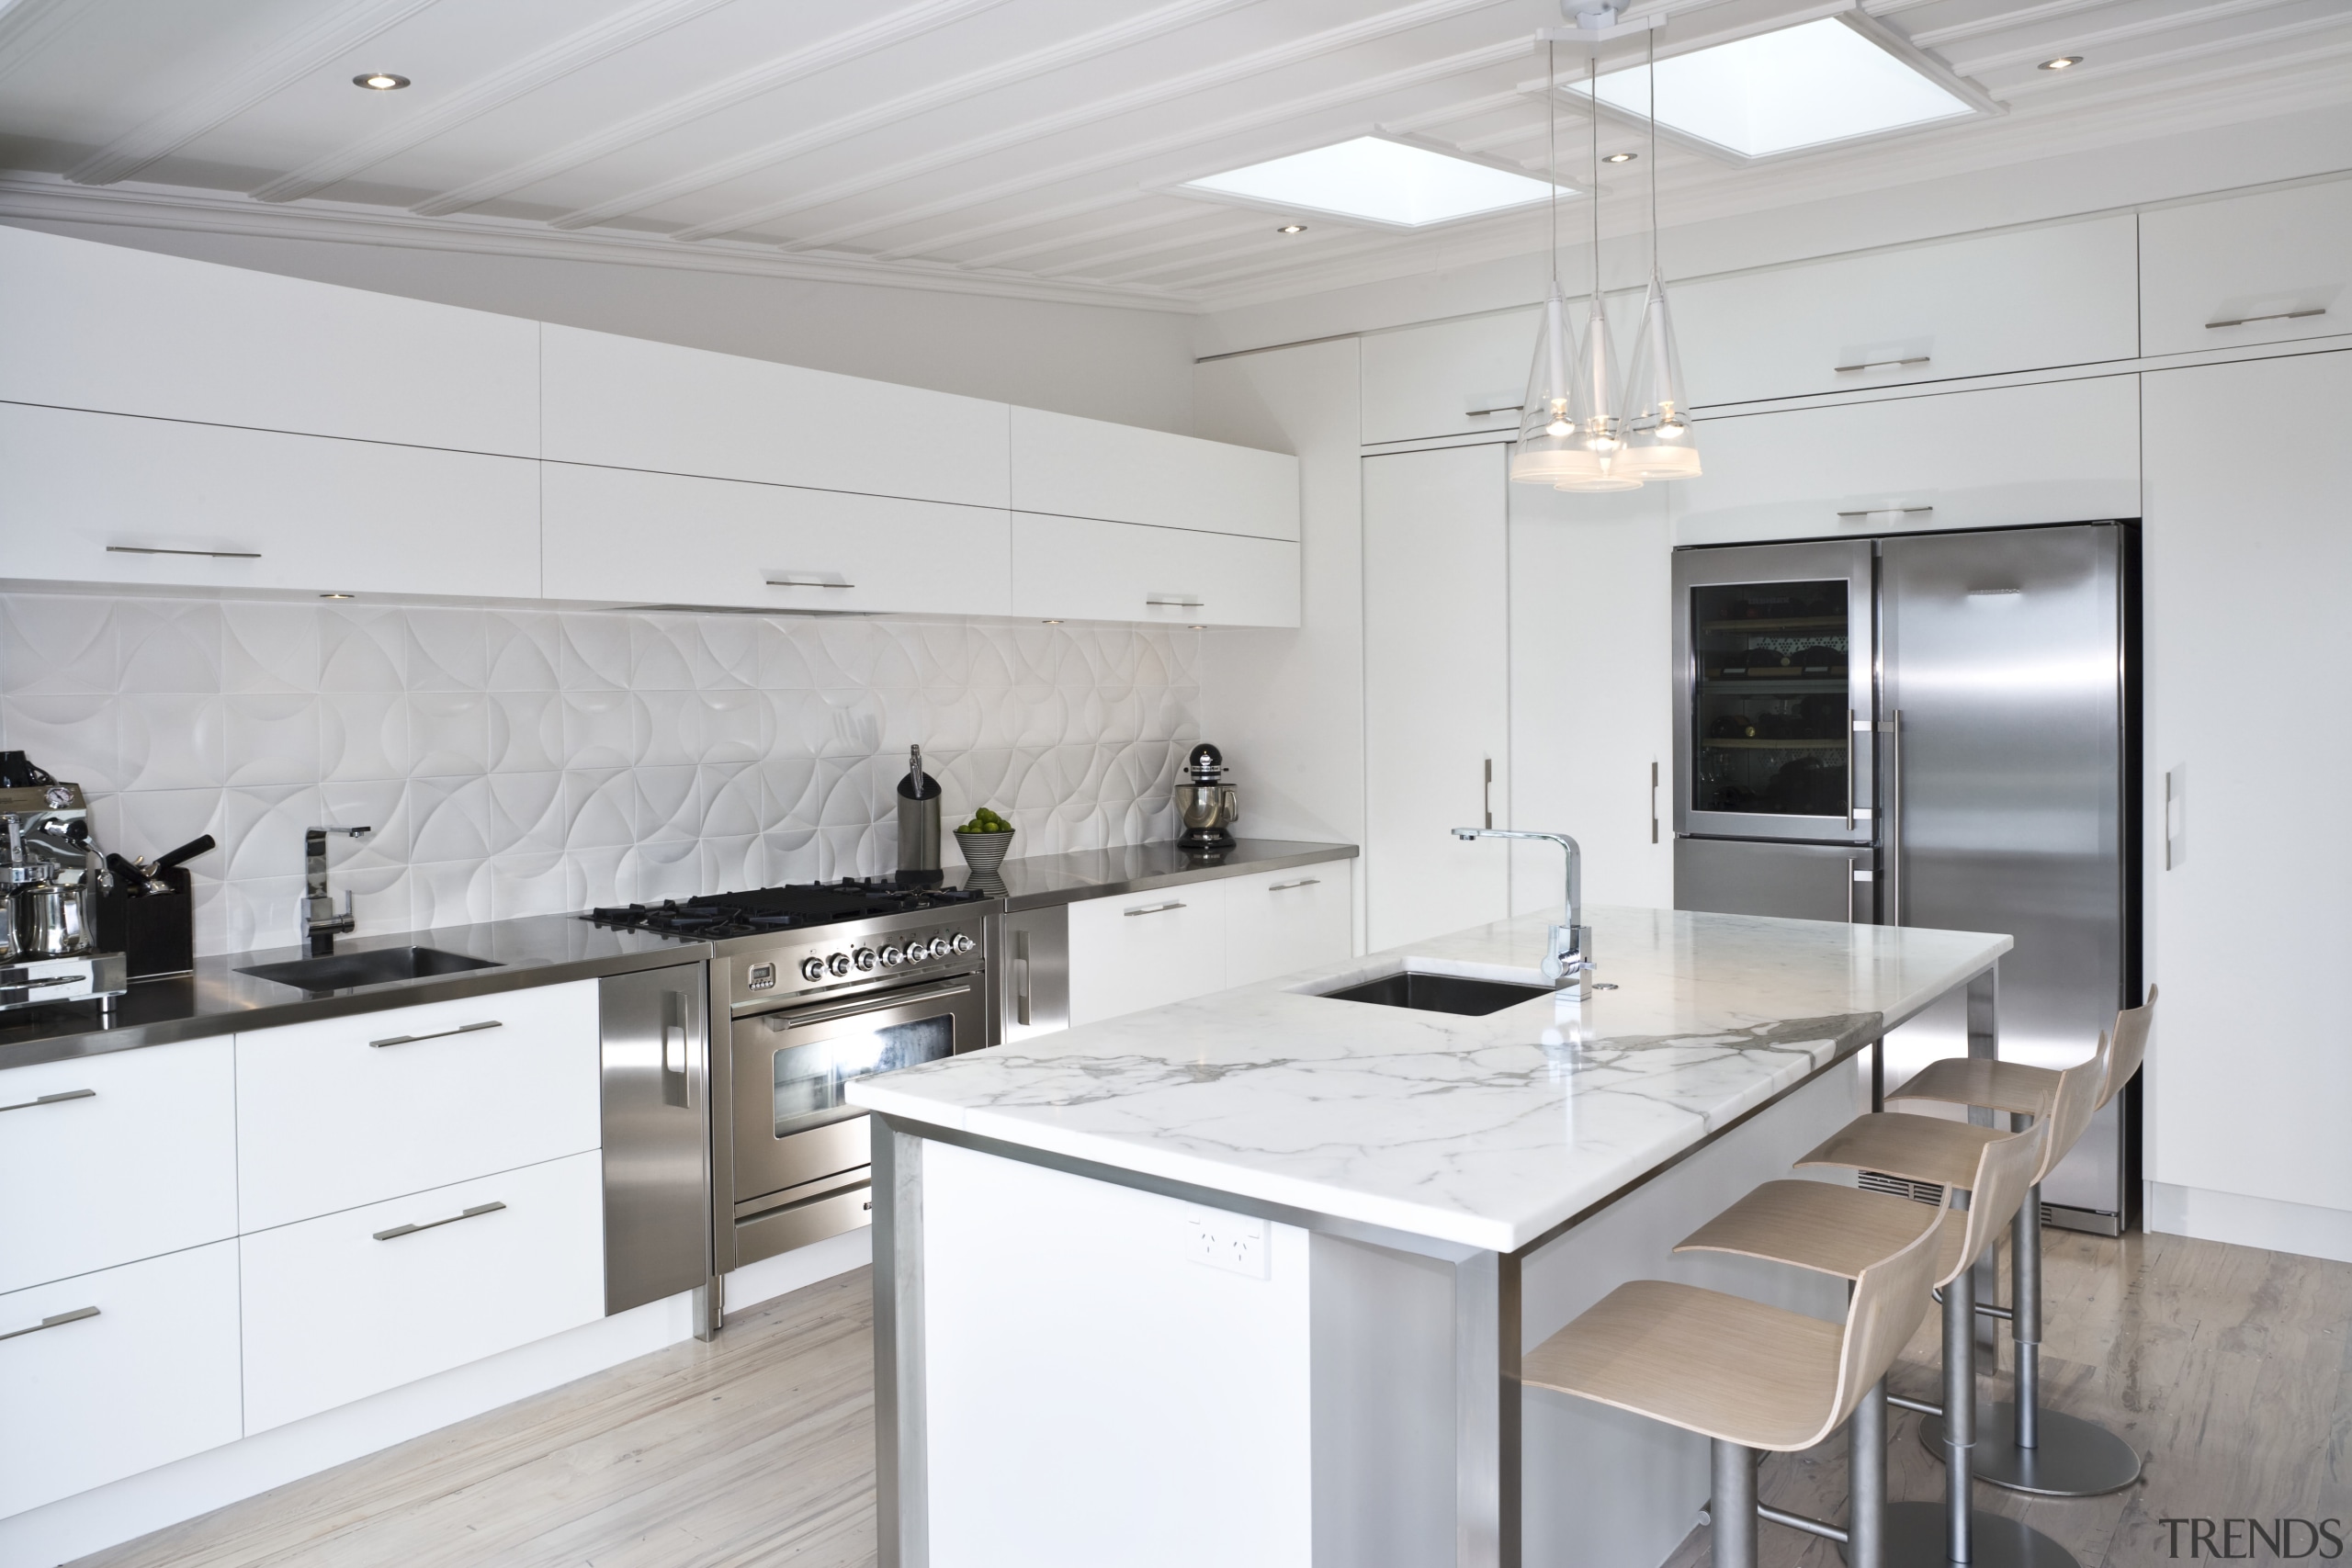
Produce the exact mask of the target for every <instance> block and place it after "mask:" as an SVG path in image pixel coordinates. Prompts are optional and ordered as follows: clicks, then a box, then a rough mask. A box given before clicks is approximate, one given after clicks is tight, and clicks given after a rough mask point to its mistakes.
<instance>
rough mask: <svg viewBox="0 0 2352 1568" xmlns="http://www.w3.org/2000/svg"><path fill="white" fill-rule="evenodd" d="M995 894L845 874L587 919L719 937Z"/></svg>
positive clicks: (602, 912)
mask: <svg viewBox="0 0 2352 1568" xmlns="http://www.w3.org/2000/svg"><path fill="white" fill-rule="evenodd" d="M988 898H989V895H987V894H985V893H976V892H973V891H971V890H969V889H967V888H962V887H941V886H935V885H934V886H922V885H920V884H915V883H908V882H900V881H899V880H898V879H897V878H895V877H888V876H869V877H865V878H864V879H863V880H860V879H857V878H854V877H845V878H843V879H842V881H839V882H807V883H796V884H794V885H792V886H786V887H763V888H760V889H758V890H756V891H754V892H749V893H705V894H702V895H700V896H698V897H693V898H670V899H664V900H663V901H662V902H661V903H659V904H629V905H626V906H622V907H618V908H609V909H591V910H590V911H588V914H587V915H586V916H585V917H584V918H585V919H592V920H594V921H595V922H596V923H597V924H598V925H600V926H617V927H619V928H621V929H622V930H624V931H657V932H660V933H661V934H662V935H665V936H679V937H692V938H695V939H698V940H716V939H718V938H721V937H737V936H760V935H763V934H764V933H766V932H771V931H798V930H802V929H804V928H806V927H809V926H829V925H833V924H835V923H837V922H839V921H842V920H865V919H874V918H875V917H876V916H880V915H904V914H912V913H916V912H919V911H921V910H924V909H944V908H950V907H952V906H954V905H957V904H979V903H985V902H987V901H988Z"/></svg>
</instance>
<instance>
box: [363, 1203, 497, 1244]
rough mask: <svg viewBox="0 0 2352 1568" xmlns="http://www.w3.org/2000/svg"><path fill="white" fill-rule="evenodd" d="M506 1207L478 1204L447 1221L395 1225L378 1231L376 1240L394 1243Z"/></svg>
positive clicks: (452, 1215)
mask: <svg viewBox="0 0 2352 1568" xmlns="http://www.w3.org/2000/svg"><path fill="white" fill-rule="evenodd" d="M504 1207H506V1205H505V1204H503V1203H476V1204H475V1205H474V1206H473V1207H472V1208H470V1209H468V1210H467V1211H466V1212H465V1213H462V1214H451V1215H450V1216H449V1217H448V1218H447V1219H442V1220H427V1221H425V1222H424V1224H421V1225H394V1226H393V1227H392V1228H391V1229H390V1230H388V1231H378V1232H377V1233H376V1239H377V1240H378V1241H394V1240H397V1239H399V1238H400V1237H401V1236H404V1235H415V1234H416V1233H417V1232H419V1231H430V1230H438V1229H440V1228H441V1227H442V1226H443V1225H454V1224H457V1223H458V1221H459V1220H477V1219H480V1218H481V1216H482V1215H484V1214H494V1213H498V1211H499V1210H501V1209H503V1208H504Z"/></svg>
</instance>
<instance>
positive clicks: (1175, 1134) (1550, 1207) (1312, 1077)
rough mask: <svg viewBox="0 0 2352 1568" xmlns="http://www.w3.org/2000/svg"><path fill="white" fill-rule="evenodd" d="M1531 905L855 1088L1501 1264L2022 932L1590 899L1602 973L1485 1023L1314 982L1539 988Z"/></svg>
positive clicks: (1015, 1137)
mask: <svg viewBox="0 0 2352 1568" xmlns="http://www.w3.org/2000/svg"><path fill="white" fill-rule="evenodd" d="M1549 919H1550V917H1547V916H1545V915H1541V914H1538V915H1529V916H1522V917H1521V918H1519V919H1512V920H1508V921H1503V922H1499V923H1498V924H1495V925H1490V926H1482V927H1476V928H1474V929H1472V930H1469V931H1458V932H1455V933H1453V934H1452V935H1449V936H1444V937H1440V938H1436V939H1433V940H1431V941H1428V942H1416V943H1413V944H1411V945H1409V946H1408V947H1402V948H1397V949H1394V950H1391V951H1390V952H1387V953H1375V954H1373V955H1371V956H1369V957H1365V958H1359V959H1351V960H1349V961H1348V962H1346V963H1344V964H1329V965H1326V966H1323V967H1321V968H1317V969H1312V970H1307V971H1304V972H1302V973H1300V974H1297V975H1292V976H1285V977H1283V978H1282V979H1280V980H1274V981H1269V982H1266V983H1264V984H1262V985H1258V986H1252V987H1242V988H1240V989H1238V990H1231V991H1224V992H1219V993H1216V994H1215V995H1212V996H1207V997H1202V998H1196V999H1194V1000H1192V1001H1188V1002H1179V1003H1176V1004H1174V1005H1172V1006H1169V1007H1164V1008H1156V1009H1152V1010H1148V1011H1145V1012H1139V1013H1134V1014H1130V1015H1128V1016H1126V1017H1125V1018H1117V1019H1110V1020H1106V1021H1103V1022H1100V1023H1093V1024H1088V1025H1084V1026H1081V1027H1080V1028H1077V1029H1072V1030H1070V1031H1069V1032H1066V1033H1061V1034H1056V1035H1050V1036H1047V1037H1046V1038H1044V1039H1041V1040H1033V1041H1028V1042H1024V1043H1022V1044H1020V1045H1016V1046H1000V1047H998V1048H996V1049H994V1050H989V1051H983V1052H976V1053H973V1054H971V1055H963V1056H957V1057H954V1058H951V1059H950V1060H947V1061H944V1062H936V1063H931V1064H928V1065H926V1066H918V1067H911V1068H908V1069H906V1070H904V1071H900V1072H896V1073H890V1074H888V1075H885V1076H883V1077H875V1078H863V1079H859V1080H858V1081H856V1082H855V1083H854V1084H853V1085H852V1086H851V1088H850V1090H849V1097H850V1099H851V1100H853V1101H854V1103H856V1104H859V1105H863V1106H865V1107H867V1108H869V1109H871V1110H874V1111H880V1112H882V1113H884V1114H886V1115H888V1116H892V1117H896V1118H899V1119H902V1120H904V1121H907V1122H915V1123H922V1124H929V1125H932V1126H936V1127H940V1128H943V1129H948V1130H952V1131H956V1132H959V1133H965V1134H971V1135H974V1136H977V1137H984V1138H989V1139H993V1140H996V1141H998V1142H1001V1143H1003V1144H1008V1145H1015V1146H1018V1147H1026V1148H1032V1149H1036V1150H1039V1151H1042V1152H1046V1153H1052V1154H1057V1155H1062V1156H1069V1157H1071V1158H1076V1159H1082V1160H1088V1161H1091V1162H1094V1163H1096V1164H1098V1165H1103V1166H1107V1167H1111V1168H1115V1169H1121V1170H1127V1171H1132V1172H1135V1173H1137V1174H1141V1175H1148V1176H1153V1177H1158V1178H1160V1179H1167V1180H1172V1181H1180V1182H1184V1183H1188V1184H1191V1185H1193V1186H1195V1187H1200V1188H1204V1189H1207V1190H1213V1191H1222V1192H1230V1193H1233V1194H1236V1195H1238V1196H1242V1197H1248V1198H1251V1199H1255V1200H1257V1201H1261V1202H1267V1203H1278V1204H1283V1205H1287V1206H1290V1207H1293V1208H1296V1209H1301V1210H1306V1211H1309V1212H1313V1213H1323V1214H1329V1215H1334V1216H1337V1217H1340V1218H1343V1219H1350V1220H1354V1221H1358V1222H1360V1223H1363V1224H1374V1225H1380V1226H1385V1227H1387V1228H1389V1229H1392V1230H1397V1231H1403V1232H1407V1233H1409V1234H1412V1235H1424V1236H1430V1237H1435V1238H1438V1239H1442V1240H1446V1241H1452V1242H1456V1243H1460V1244H1463V1245H1466V1246H1470V1247H1482V1248H1487V1249H1491V1250H1496V1251H1511V1250H1516V1249H1517V1248H1519V1247H1524V1246H1526V1245H1527V1244H1528V1243H1529V1242H1531V1241H1532V1240H1534V1239H1535V1238H1536V1237H1538V1236H1541V1235H1544V1233H1545V1232H1546V1231H1548V1230H1550V1229H1552V1228H1553V1227H1554V1226H1555V1225H1557V1224H1560V1223H1561V1222H1563V1221H1565V1220H1566V1219H1569V1218H1571V1217H1572V1216H1574V1215H1576V1214H1577V1213H1581V1212H1582V1211H1584V1210H1585V1209H1587V1208H1589V1207H1591V1206H1592V1205H1593V1204H1595V1203H1597V1202H1599V1201H1601V1200H1603V1199H1605V1198H1607V1197H1608V1196H1609V1195H1610V1194H1611V1193H1613V1192H1615V1191H1617V1190H1619V1189H1620V1188H1623V1187H1624V1186H1625V1185H1626V1184H1628V1183H1629V1182H1632V1181H1634V1180H1637V1179H1640V1178H1641V1177H1643V1176H1644V1175H1645V1174H1647V1173H1648V1172H1650V1171H1652V1170H1655V1169H1656V1168H1658V1167H1659V1166H1661V1165H1663V1164H1665V1163H1666V1162H1667V1161H1668V1160H1671V1159H1672V1158H1673V1157H1674V1156H1676V1155H1678V1154H1679V1153H1681V1152H1682V1151H1683V1150H1685V1149H1688V1148H1690V1147H1691V1145H1695V1144H1697V1143H1699V1142H1701V1141H1702V1139H1704V1138H1706V1137H1707V1136H1708V1135H1709V1134H1712V1133H1713V1132H1715V1131H1717V1130H1719V1129H1720V1128H1722V1127H1723V1126H1724V1125H1725V1124H1726V1123H1728V1122H1732V1121H1735V1120H1736V1119H1737V1118H1738V1117H1740V1116H1741V1115H1743V1114H1745V1113H1746V1112H1747V1111H1751V1110H1753V1109H1755V1108H1756V1107H1758V1106H1759V1105H1762V1104H1764V1103H1766V1102H1767V1101H1769V1100H1772V1099H1774V1098H1776V1097H1777V1096H1779V1095H1781V1094H1782V1093H1784V1092H1786V1091H1787V1090H1789V1089H1793V1088H1795V1087H1796V1086H1797V1085H1799V1084H1800V1083H1802V1082H1804V1080H1805V1079H1807V1078H1808V1077H1812V1076H1813V1074H1814V1073H1815V1072H1816V1071H1817V1070H1819V1069H1820V1068H1822V1067H1824V1066H1828V1065H1830V1064H1831V1063H1833V1062H1835V1061H1837V1060H1838V1059H1839V1058H1840V1057H1842V1056H1847V1055H1852V1054H1853V1053H1855V1052H1857V1051H1859V1050H1860V1049H1861V1048H1862V1047H1863V1046H1865V1045H1867V1044H1868V1043H1870V1042H1871V1041H1872V1040H1874V1039H1876V1038H1877V1037H1878V1036H1879V1035H1880V1034H1881V1033H1882V1032H1883V1031H1884V1030H1886V1029H1888V1028H1891V1027H1892V1026H1893V1025H1894V1024H1895V1023H1897V1022H1900V1021H1903V1020H1904V1019H1905V1018H1908V1017H1910V1016H1911V1015H1912V1014H1913V1013H1916V1012H1917V1011H1918V1010H1920V1009H1921V1008H1923V1007H1925V1006H1926V1005H1927V1004H1928V1002H1930V1001H1932V1000H1933V999H1934V998H1937V997H1939V996H1940V995H1942V994H1943V993H1944V992H1946V991H1948V990H1950V989H1951V988H1952V987H1954V986H1957V985H1960V984H1962V983H1963V982H1964V981H1966V980H1967V979H1969V978H1970V977H1971V976H1974V975H1976V974H1978V973H1980V972H1982V971H1983V970H1984V969H1985V968H1986V967H1987V966H1988V965H1990V964H1992V963H1993V962H1994V961H1995V960H1996V958H1998V957H1999V956H2000V954H2002V953H2006V952H2007V951H2008V949H2009V947H2010V945H2011V943H2010V941H2009V939H2008V938H2007V937H2006V936H1998V935H1988V934H1985V933H1981V932H1971V931H1922V930H1917V929H1912V928H1901V929H1897V928H1894V927H1886V926H1859V925H1839V924H1830V923H1825V922H1817V921H1810V920H1777V919H1755V918H1751V917H1747V916H1736V915H1705V914H1691V913H1685V912H1679V911H1674V910H1666V909H1640V908H1594V909H1591V910H1589V911H1588V913H1587V916H1586V919H1588V920H1589V923H1590V924H1591V926H1592V928H1593V935H1594V942H1593V951H1594V953H1595V954H1596V956H1597V960H1598V970H1597V975H1596V978H1597V979H1599V980H1600V981H1602V982H1604V983H1607V984H1610V985H1612V986H1614V987H1616V988H1615V989H1613V990H1604V991H1599V992H1597V993H1596V994H1595V995H1594V996H1593V997H1592V998H1590V999H1589V1001H1586V1002H1584V1003H1582V1004H1581V1005H1579V1004H1578V1003H1577V1002H1576V1001H1574V1000H1573V999H1570V998H1565V997H1560V996H1548V997H1541V998H1534V999H1532V1000H1530V1001H1527V1002H1523V1003H1520V1004H1517V1005H1514V1006H1511V1007H1508V1008H1505V1009H1504V1010H1501V1011H1499V1012H1495V1013H1490V1014H1487V1016H1485V1017H1483V1018H1466V1017H1461V1016H1457V1015H1453V1014H1448V1013H1438V1012H1422V1011H1414V1010H1407V1009H1403V1008H1391V1007H1379V1006H1374V1005H1370V1004H1366V1003H1362V1002H1352V1001H1343V1000H1339V999H1336V998H1329V997H1327V996H1323V995H1320V994H1318V993H1321V992H1324V991H1329V990H1335V989H1340V988H1342V987H1346V986H1348V985H1351V984H1352V983H1354V982H1356V981H1359V980H1364V979H1372V978H1375V977H1377V976H1383V975H1387V974H1393V973H1395V972H1397V970H1398V969H1400V968H1412V969H1416V970H1422V971H1430V972H1437V973H1446V974H1455V975H1464V976H1476V977H1484V978H1491V979H1500V980H1516V981H1519V982H1521V983H1525V984H1531V985H1540V984H1541V983H1542V982H1541V980H1540V978H1539V976H1538V975H1537V972H1536V971H1537V964H1539V963H1540V962H1541V959H1542V956H1543V951H1544V934H1545V929H1546V926H1547V924H1548V923H1549Z"/></svg>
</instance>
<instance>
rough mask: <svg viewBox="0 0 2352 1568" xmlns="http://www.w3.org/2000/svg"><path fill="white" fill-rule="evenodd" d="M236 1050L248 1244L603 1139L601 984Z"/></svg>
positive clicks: (297, 1029)
mask: <svg viewBox="0 0 2352 1568" xmlns="http://www.w3.org/2000/svg"><path fill="white" fill-rule="evenodd" d="M236 1048H237V1185H238V1192H239V1198H240V1202H241V1206H242V1214H243V1228H244V1229H245V1230H247V1231H258V1230H264V1229H266V1228H268V1227H270V1226H273V1225H283V1224H288V1223H289V1222H291V1221H295V1220H302V1219H307V1218H309V1217H311V1215H314V1214H323V1213H329V1212H331V1211H333V1210H337V1209H351V1208H354V1207H356V1205H358V1204H362V1203H372V1202H375V1201H378V1200H379V1199H384V1198H391V1197H395V1196H397V1195H399V1194H401V1193H404V1192H417V1191H422V1190H425V1189H427V1188H437V1187H443V1186H446V1185H447V1184H448V1183H449V1182H452V1181H457V1180H460V1179H465V1178H469V1177H476V1176H486V1175H489V1174H491V1173H492V1172H494V1171H501V1170H506V1169H509V1168H514V1167H516V1166H523V1165H532V1164H537V1163H538V1162H540V1161H543V1160H549V1159H554V1158H556V1157H558V1156H563V1155H571V1154H578V1153H581V1152H582V1151H583V1150H593V1149H594V1148H596V1147H597V1146H598V1145H599V1144H600V1143H601V1141H602V1138H603V1129H602V1123H601V1121H600V1119H599V1100H598V1095H599V1092H600V1090H599V1077H598V1074H599V1071H600V1067H601V1058H600V1055H599V1044H598V1031H597V1002H596V983H595V982H594V980H577V981H573V982H571V983H570V984H568V985H561V986H542V987H534V988H531V989H526V990H515V991H499V992H496V993H494V994H492V995H490V996H485V997H479V998H469V999H466V1000H462V1001H451V1002H431V1003H427V1004H426V1005H424V1006H423V1007H413V1008H399V1009H395V1010H389V1011H384V1012H367V1013H356V1014H353V1015H351V1016H348V1017H345V1018H331V1019H321V1020H318V1021H314V1022H310V1023H291V1024H287V1025H284V1026H283V1027H280V1028H277V1029H262V1030H253V1031H249V1032H244V1033H241V1034H239V1035H238V1036H237V1037H236Z"/></svg>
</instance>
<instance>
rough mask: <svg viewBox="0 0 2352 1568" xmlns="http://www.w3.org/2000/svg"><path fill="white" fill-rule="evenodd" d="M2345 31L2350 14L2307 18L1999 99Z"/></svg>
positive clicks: (2039, 79)
mask: <svg viewBox="0 0 2352 1568" xmlns="http://www.w3.org/2000/svg"><path fill="white" fill-rule="evenodd" d="M2346 27H2352V11H2346V12H2338V13H2334V14H2330V15H2327V16H2320V17H2305V18H2304V19H2303V20H2301V21H2300V22H2288V23H2285V24H2282V25H2281V26H2278V27H2275V28H2263V29H2262V30H2260V31H2259V32H2245V33H2236V34H2233V35H2232V36H2231V37H2229V38H2226V39H2199V41H2198V42H2195V43H2187V44H2182V45H2181V46H2180V47H2178V48H2177V49H2167V50H2161V51H2157V52H2155V53H2154V54H2141V55H2134V56H2132V57H2131V59H2128V60H2118V61H2115V62H2112V63H2110V64H2105V65H2102V64H2098V63H2097V62H2094V63H2092V64H2088V65H2077V66H2075V68H2074V69H2073V70H2071V71H2066V72H2057V71H2044V72H2040V73H2037V74H2036V75H2035V76H2033V77H2029V78H2028V79H2027V80H2025V81H2022V82H2012V83H2010V84H2009V85H2007V86H2006V87H2004V88H2002V89H2001V93H2000V96H2001V97H2002V98H2004V99H2007V100H2016V99H2019V98H2033V97H2040V96H2042V95H2044V94H2050V93H2057V92H2060V91H2063V90H2064V89H2065V88H2067V87H2070V86H2079V85H2081V84H2083V83H2085V82H2092V81H2098V80H2102V79H2105V78H2110V77H2117V76H2131V75H2136V74H2139V73H2143V72H2147V71H2154V70H2156V69H2158V68H2159V67H2162V66H2166V65H2173V64H2177V63H2179V62H2183V61H2199V62H2210V61H2211V60H2212V59H2213V57H2214V56H2216V55H2219V54H2234V53H2237V52H2239V51H2242V50H2247V49H2253V48H2256V46H2258V45H2263V44H2276V43H2284V42H2285V41H2286V40H2287V39H2293V38H2301V37H2303V36H2304V35H2306V34H2308V33H2316V32H2326V31H2329V30H2331V29H2334V28H2346ZM2309 58H2311V56H2308V55H2305V56H2301V57H2300V58H2299V59H2298V60H2297V63H2299V64H2300V63H2301V62H2302V60H2304V59H2309ZM2276 63H2277V62H2275V61H2253V62H2245V63H2243V64H2241V65H2238V66H2234V67H2228V66H2225V67H2221V68H2218V69H2217V70H2216V71H2214V72H2213V74H2216V75H2218V74H2222V73H2228V72H2231V71H2234V70H2244V69H2269V68H2272V67H2274V66H2275V65H2276ZM2191 79H2192V80H2202V79H2203V77H2202V76H2201V75H2200V76H2196V77H2192V78H2191Z"/></svg>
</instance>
